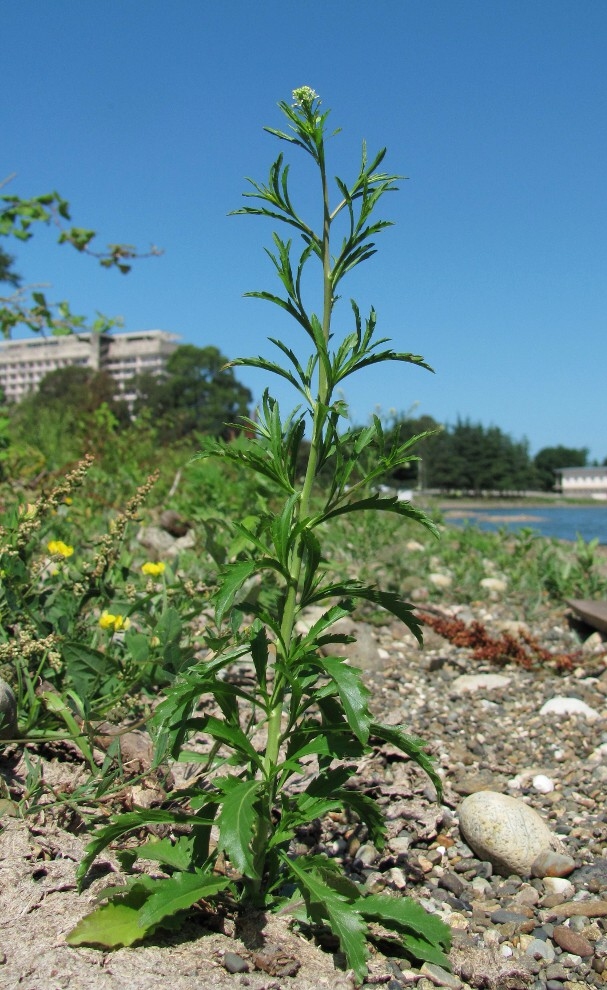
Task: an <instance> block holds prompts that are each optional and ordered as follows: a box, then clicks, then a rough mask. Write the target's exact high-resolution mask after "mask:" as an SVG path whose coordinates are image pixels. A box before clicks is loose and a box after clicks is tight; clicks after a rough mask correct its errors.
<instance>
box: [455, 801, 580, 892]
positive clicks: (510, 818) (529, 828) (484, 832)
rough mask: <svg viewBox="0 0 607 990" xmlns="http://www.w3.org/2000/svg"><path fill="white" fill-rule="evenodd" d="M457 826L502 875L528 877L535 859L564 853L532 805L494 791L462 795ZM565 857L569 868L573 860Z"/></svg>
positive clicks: (474, 850)
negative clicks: (546, 854) (463, 798)
mask: <svg viewBox="0 0 607 990" xmlns="http://www.w3.org/2000/svg"><path fill="white" fill-rule="evenodd" d="M459 827H460V832H461V834H462V836H463V838H464V840H465V841H466V842H467V844H468V845H469V846H470V848H471V849H472V850H473V852H474V853H476V855H477V856H478V857H479V859H483V860H488V861H489V862H490V863H492V864H493V866H494V868H495V870H496V871H497V872H498V873H501V874H502V875H503V876H509V875H510V874H511V873H516V874H517V875H518V876H521V877H527V876H530V875H531V874H532V872H534V871H533V870H532V867H534V866H535V865H536V864H537V861H538V858H539V857H540V856H542V854H544V853H547V852H550V851H554V852H556V853H558V854H559V855H562V856H565V849H564V846H563V844H562V843H561V842H560V840H559V839H558V838H557V836H556V835H554V834H553V833H552V832H551V831H550V829H549V828H548V826H547V825H546V824H545V822H544V820H543V819H542V818H541V817H540V816H539V815H538V813H537V812H536V811H534V810H533V808H530V807H529V805H527V804H525V803H524V801H519V800H518V799H517V798H513V797H510V796H509V795H507V794H499V793H498V792H497V791H477V792H476V794H471V795H470V796H469V797H467V798H465V800H464V801H462V803H461V805H460V807H459ZM567 860H568V862H569V863H570V864H571V867H570V870H571V869H573V866H574V865H575V864H574V863H573V860H570V859H569V857H567ZM570 870H569V872H570ZM535 875H536V876H537V875H538V874H537V873H535ZM553 875H554V874H553Z"/></svg>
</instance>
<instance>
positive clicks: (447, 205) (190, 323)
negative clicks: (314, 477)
mask: <svg viewBox="0 0 607 990" xmlns="http://www.w3.org/2000/svg"><path fill="white" fill-rule="evenodd" d="M2 35H3V39H4V40H3V77H4V99H3V101H2V108H1V109H0V122H1V133H2V144H1V147H0V177H5V176H8V175H10V174H12V173H17V177H16V178H15V179H14V180H13V182H12V183H11V184H10V186H9V187H8V188H7V189H6V190H5V191H10V192H12V193H15V194H19V195H22V196H30V195H36V194H39V193H43V192H47V191H49V190H51V189H57V190H59V192H60V193H61V194H62V195H63V196H64V197H65V198H66V199H68V200H69V201H70V203H71V206H72V211H73V217H74V221H75V223H76V224H77V225H80V226H84V227H93V228H94V229H96V230H97V231H98V232H99V238H98V240H99V243H100V246H101V245H103V244H105V243H106V242H108V241H114V242H116V241H125V242H128V243H132V244H136V245H137V246H139V247H140V248H141V249H142V250H143V249H146V248H147V247H148V246H149V245H150V244H151V243H154V244H157V245H159V246H160V247H162V248H163V249H164V254H163V256H162V257H161V258H159V259H152V260H148V261H141V262H139V263H138V264H137V265H136V266H135V268H134V270H133V272H132V273H131V274H130V275H129V276H127V277H124V276H121V275H120V274H119V273H118V272H114V271H112V272H107V271H103V270H101V269H99V268H98V267H97V266H96V265H95V264H94V263H93V262H92V261H91V260H90V259H87V258H84V257H81V256H78V255H76V254H75V253H74V252H71V251H70V250H69V249H68V248H67V247H62V248H59V247H57V246H56V245H55V243H54V239H53V236H52V232H50V231H48V232H47V231H43V232H41V233H40V234H37V235H36V237H35V238H34V240H33V241H31V242H30V243H28V244H26V245H24V246H21V245H17V244H15V245H14V246H13V245H10V244H8V243H6V244H5V247H6V248H8V249H9V250H12V252H13V253H14V254H16V256H17V266H16V267H17V268H18V270H19V271H21V272H22V273H23V275H24V276H25V277H26V279H27V281H28V282H35V283H50V284H51V285H52V289H49V290H48V292H47V295H48V296H49V297H50V298H54V299H69V300H70V302H71V304H72V307H73V309H74V311H76V312H81V313H86V314H89V315H91V316H92V315H94V313H95V311H96V310H100V311H101V312H103V313H105V314H107V315H121V316H123V317H124V320H125V328H126V329H129V330H136V329H152V328H162V329H166V330H171V331H174V332H176V333H178V334H180V335H181V336H182V337H183V340H184V342H191V343H194V344H197V345H199V346H205V345H207V344H214V345H216V346H219V347H220V348H221V350H222V351H223V353H224V354H226V355H227V356H228V357H229V358H234V357H237V356H239V355H250V354H258V353H260V352H261V353H265V354H271V353H272V348H271V345H268V344H267V343H266V341H265V338H266V336H267V335H268V334H271V335H274V336H280V337H281V338H282V339H283V340H285V341H287V342H288V343H289V344H290V345H291V346H299V345H300V344H301V345H302V348H303V352H305V342H304V341H302V340H301V339H300V338H299V331H298V329H297V327H295V326H291V324H290V321H289V319H288V317H286V316H284V317H283V315H282V314H281V313H280V311H278V310H276V311H274V308H273V307H271V306H270V305H269V304H266V303H263V302H260V301H257V300H251V299H245V298H243V293H244V292H246V291H247V290H251V289H271V290H275V289H277V284H276V283H275V282H274V276H273V271H272V268H271V265H270V262H269V261H268V259H267V257H266V255H265V254H264V251H263V247H264V246H266V245H269V244H270V241H271V232H272V228H271V225H270V223H269V222H268V221H263V220H259V219H254V218H250V217H227V214H228V212H229V211H230V210H233V209H236V208H238V207H239V206H240V205H241V204H242V200H241V194H242V192H243V191H244V190H245V189H246V183H245V176H251V177H252V178H255V179H257V180H265V178H266V176H267V171H268V168H269V165H270V163H271V161H272V160H273V158H274V157H275V156H276V154H277V153H278V152H279V151H280V150H285V149H286V146H284V145H281V144H280V143H279V142H277V141H276V140H275V139H274V138H272V137H270V136H269V135H268V134H266V133H264V131H263V127H264V125H269V126H274V127H280V126H281V118H280V114H279V111H278V110H277V108H276V104H277V102H278V101H279V100H281V99H285V100H287V101H289V100H290V96H291V91H292V89H293V88H294V87H296V86H301V85H309V86H312V87H313V88H314V89H315V90H316V91H317V92H318V93H319V94H320V96H321V97H322V99H323V102H324V105H325V107H330V108H331V109H332V118H331V120H332V123H333V124H334V126H336V127H337V126H339V127H341V128H342V133H341V134H340V135H339V136H338V137H336V138H335V139H334V140H333V141H332V143H331V145H330V156H331V157H330V160H329V171H330V172H331V174H338V175H341V176H342V177H343V178H345V179H349V178H353V177H354V175H355V174H356V168H357V164H358V156H359V150H360V143H361V140H362V139H363V138H364V139H366V141H367V143H368V146H369V150H370V151H373V150H375V149H378V148H380V147H383V146H387V148H388V156H387V159H386V166H387V167H388V168H389V169H390V170H392V171H394V172H397V173H402V174H404V175H406V176H408V180H407V181H404V182H402V184H401V190H400V192H398V193H397V194H395V195H391V196H388V197H386V198H385V199H384V201H383V210H382V215H383V216H384V217H386V218H387V219H391V220H393V221H395V224H396V225H395V226H394V227H393V228H391V229H390V230H388V231H387V232H385V233H384V234H383V235H380V237H379V238H378V242H377V246H378V249H379V250H378V253H377V255H376V256H375V257H374V258H373V259H372V260H371V261H370V262H368V263H367V264H366V265H365V266H363V267H361V268H360V269H358V272H357V273H356V274H355V275H354V276H353V277H352V278H351V279H350V282H349V284H348V283H347V282H345V283H344V284H343V293H344V295H345V296H346V297H349V296H352V297H354V298H356V300H357V301H358V303H359V305H360V306H361V309H363V310H368V309H369V307H370V306H371V305H373V306H374V307H375V309H376V310H377V313H378V329H379V331H380V332H381V335H382V336H387V337H390V338H392V340H393V342H394V346H395V348H396V349H398V350H406V351H412V352H414V353H418V354H422V355H423V356H424V357H425V358H426V360H427V361H428V362H429V363H430V364H431V365H432V366H433V368H434V369H435V372H436V373H435V374H434V375H432V374H430V373H428V372H426V371H424V370H421V369H418V368H413V367H409V366H405V365H398V364H397V365H394V366H390V367H387V366H385V365H384V366H380V367H379V368H377V369H369V370H368V371H367V372H365V373H363V374H361V375H360V376H359V377H358V378H353V379H351V380H350V385H349V386H348V389H349V390H348V391H347V392H346V398H347V400H348V402H349V403H350V408H351V416H352V419H353V420H354V421H355V422H357V423H363V422H365V421H366V420H367V419H368V417H369V415H370V414H371V413H372V412H373V411H374V410H375V409H376V407H378V406H379V407H381V410H382V412H383V413H384V414H388V413H389V410H391V409H393V410H397V411H398V412H401V411H402V412H406V411H408V410H411V409H413V410H414V413H415V414H416V415H420V414H424V413H427V414H429V415H432V416H434V417H435V418H436V419H437V420H439V421H440V422H443V423H446V424H452V423H454V422H455V421H456V419H457V418H458V417H461V418H464V419H465V418H470V419H471V420H472V421H473V422H481V423H483V424H484V425H486V426H489V425H495V426H499V427H500V428H501V429H503V430H504V431H505V432H507V433H509V434H510V435H511V436H512V437H513V438H515V439H517V440H519V439H522V438H524V437H526V438H527V439H528V441H529V444H530V448H531V451H532V453H534V452H536V451H537V450H538V449H540V448H542V447H545V446H552V445H556V444H565V445H567V446H572V447H588V448H589V449H590V456H591V457H594V458H598V459H599V460H601V461H602V460H603V458H605V457H607V408H606V407H607V389H606V388H605V384H604V380H605V369H606V368H607V333H606V316H607V281H606V270H607V269H606V261H607V257H606V255H607V248H606V231H607V200H606V195H605V163H606V161H607V128H606V122H607V121H606V110H607V80H606V71H605V67H606V65H607V4H605V2H604V0H584V2H581V3H574V2H573V0H567V2H564V0H459V2H457V3H456V2H452V0H375V2H374V3H373V4H369V3H363V2H361V0H299V2H293V0H280V2H277V0H258V2H257V3H254V2H245V0H221V2H220V0H215V2H207V0H175V2H173V3H167V2H166V0H127V2H125V0H122V2H121V0H89V2H88V3H74V2H73V0H52V2H49V3H40V0H5V3H4V4H3V11H2ZM287 150H288V149H287ZM302 157H303V156H302ZM313 179H314V176H313V175H312V173H311V172H309V171H308V170H307V165H306V163H305V162H302V161H298V157H297V155H295V156H294V157H293V193H294V196H295V198H296V199H297V201H298V202H301V204H302V209H309V210H310V216H311V219H315V218H316V215H317V213H318V200H317V196H316V192H315V190H314V189H313V187H312V188H311V187H310V180H312V181H313ZM311 301H312V304H313V306H314V305H316V308H318V305H319V304H316V301H315V300H314V299H312V300H311ZM342 326H343V329H344V330H348V329H349V320H348V306H347V305H344V306H343V307H342V308H340V309H338V311H337V319H336V323H335V328H336V330H337V331H338V332H339V330H340V329H341V327H342ZM239 377H240V378H241V380H243V381H244V382H245V383H246V384H247V385H249V387H251V388H252V389H253V391H254V393H255V395H256V397H259V395H260V394H261V391H262V390H263V387H264V386H265V385H266V384H271V385H272V388H273V391H274V394H276V395H277V397H278V398H279V399H280V400H281V404H285V405H286V406H288V407H290V406H292V405H293V404H294V403H295V396H294V395H292V394H290V393H289V392H288V389H287V387H285V388H283V387H282V385H281V384H280V383H279V382H277V384H276V386H274V383H272V382H267V381H266V379H265V377H264V376H263V375H262V374H261V373H259V372H254V371H244V370H242V371H240V372H239Z"/></svg>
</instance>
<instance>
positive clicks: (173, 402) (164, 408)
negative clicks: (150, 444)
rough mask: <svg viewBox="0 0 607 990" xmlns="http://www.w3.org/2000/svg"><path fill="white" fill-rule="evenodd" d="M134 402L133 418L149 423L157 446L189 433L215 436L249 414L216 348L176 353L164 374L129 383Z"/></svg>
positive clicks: (243, 393) (188, 347)
mask: <svg viewBox="0 0 607 990" xmlns="http://www.w3.org/2000/svg"><path fill="white" fill-rule="evenodd" d="M132 385H133V388H134V390H135V391H136V392H137V395H138V398H137V400H136V402H135V413H138V412H140V411H141V410H142V409H145V410H147V411H148V412H149V414H150V415H151V416H152V417H153V419H154V420H155V422H156V424H157V428H158V431H159V439H160V440H161V442H167V441H169V440H170V441H173V440H175V439H179V438H180V437H185V436H189V435H191V434H193V433H210V434H213V435H218V434H220V433H221V432H222V431H223V430H224V429H225V427H226V423H233V424H237V423H238V422H239V421H240V420H241V419H242V417H243V416H245V415H247V414H248V412H249V406H250V403H251V400H252V395H251V393H250V391H249V390H248V389H247V388H245V387H244V385H241V383H240V382H239V381H238V380H237V379H236V377H235V375H234V372H233V370H232V369H231V368H229V367H227V358H225V357H224V356H223V354H222V353H221V352H220V351H219V350H218V348H217V347H195V346H194V345H193V344H184V345H182V346H181V347H177V348H176V350H175V351H173V353H172V354H171V356H170V357H169V359H168V362H167V367H166V374H165V375H163V376H162V377H159V376H157V375H150V374H143V375H139V376H137V377H136V378H135V379H134V381H133V382H132Z"/></svg>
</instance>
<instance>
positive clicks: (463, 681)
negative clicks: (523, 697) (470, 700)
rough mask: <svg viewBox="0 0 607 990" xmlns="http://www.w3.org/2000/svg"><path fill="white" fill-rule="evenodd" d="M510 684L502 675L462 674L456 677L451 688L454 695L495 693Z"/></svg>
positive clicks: (508, 679) (507, 678)
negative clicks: (479, 692)
mask: <svg viewBox="0 0 607 990" xmlns="http://www.w3.org/2000/svg"><path fill="white" fill-rule="evenodd" d="M508 684H510V678H509V677H504V675H503V674H462V675H461V676H460V677H456V678H455V680H454V681H453V683H452V685H451V687H452V689H453V690H454V691H455V692H456V694H466V693H467V692H468V691H479V690H481V691H495V690H496V689H497V688H503V687H506V686H507V685H508Z"/></svg>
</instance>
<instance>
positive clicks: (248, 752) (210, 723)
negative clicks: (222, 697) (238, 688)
mask: <svg viewBox="0 0 607 990" xmlns="http://www.w3.org/2000/svg"><path fill="white" fill-rule="evenodd" d="M227 694H228V697H230V694H229V691H228V692H227ZM188 728H190V729H197V730H198V731H199V732H206V733H208V734H209V735H210V736H212V737H213V739H217V740H218V741H219V742H223V743H225V744H226V745H227V746H230V747H231V748H232V749H234V750H236V751H237V752H238V753H240V754H242V755H243V756H245V757H246V758H247V759H248V760H250V761H251V762H252V763H254V764H255V765H256V766H258V767H260V768H261V766H262V759H261V757H260V756H259V753H257V751H256V750H255V749H253V746H252V745H251V743H250V742H249V740H248V739H247V737H246V735H245V734H244V732H243V731H242V729H241V728H240V726H237V725H230V724H229V723H228V722H223V721H222V720H221V719H219V718H215V716H214V715H203V716H201V717H200V718H191V719H189V720H188Z"/></svg>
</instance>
